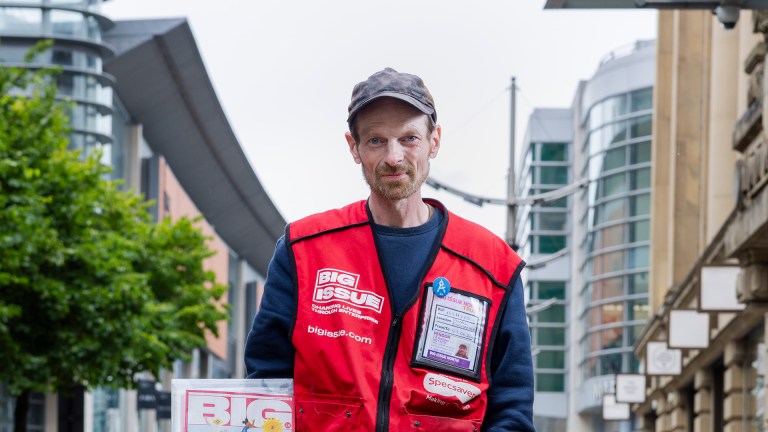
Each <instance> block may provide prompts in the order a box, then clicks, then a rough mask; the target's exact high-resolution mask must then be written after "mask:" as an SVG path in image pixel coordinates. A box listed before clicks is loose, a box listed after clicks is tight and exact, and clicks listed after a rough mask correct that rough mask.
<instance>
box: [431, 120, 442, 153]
mask: <svg viewBox="0 0 768 432" xmlns="http://www.w3.org/2000/svg"><path fill="white" fill-rule="evenodd" d="M442 132H443V129H442V128H441V127H440V125H435V130H433V131H432V135H431V136H430V137H429V158H430V159H434V158H435V157H436V156H437V151H438V150H440V137H441V134H442Z"/></svg>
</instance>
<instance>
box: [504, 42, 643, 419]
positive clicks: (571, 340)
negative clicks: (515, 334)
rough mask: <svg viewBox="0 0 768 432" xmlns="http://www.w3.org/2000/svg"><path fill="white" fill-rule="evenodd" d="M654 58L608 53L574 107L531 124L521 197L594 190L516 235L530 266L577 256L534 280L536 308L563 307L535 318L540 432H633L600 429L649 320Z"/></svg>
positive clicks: (533, 210)
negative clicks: (570, 187)
mask: <svg viewBox="0 0 768 432" xmlns="http://www.w3.org/2000/svg"><path fill="white" fill-rule="evenodd" d="M655 54H656V50H655V43H654V41H640V42H637V43H635V44H632V45H631V46H628V47H625V48H621V49H619V50H616V51H614V52H612V53H610V54H609V55H607V56H606V57H605V58H604V59H603V60H602V61H601V62H600V64H599V66H598V68H597V71H596V72H595V74H594V76H592V78H590V79H589V80H587V81H584V82H582V83H580V84H579V86H578V89H577V92H576V95H575V97H574V101H573V103H572V106H571V107H570V108H569V109H561V110H552V109H550V110H535V111H534V113H533V115H532V116H531V119H530V120H529V123H528V130H529V132H528V134H527V135H526V138H525V140H524V146H525V148H524V152H525V153H524V154H525V155H526V157H525V159H524V162H523V163H522V170H521V171H520V175H521V177H520V184H521V187H520V191H521V193H522V195H523V196H525V194H526V192H528V193H529V194H533V193H542V192H547V191H550V190H554V189H556V188H558V187H562V186H564V185H566V184H573V183H577V182H586V186H585V188H584V189H583V190H579V191H578V192H576V193H575V194H572V195H571V196H569V197H566V198H560V199H559V200H556V201H552V202H548V203H547V204H546V205H545V206H542V205H534V206H532V207H530V208H528V209H526V210H524V211H521V215H522V218H523V220H524V221H525V222H521V227H520V229H519V230H518V232H519V236H520V237H519V238H520V239H521V240H520V243H521V244H522V245H523V248H522V249H521V250H522V251H523V255H524V256H525V257H527V258H528V260H529V261H531V262H535V261H537V260H542V259H545V256H546V254H554V253H557V252H558V251H559V250H561V249H563V248H566V249H567V250H568V252H569V253H568V254H567V255H564V256H563V257H559V258H557V259H555V260H552V261H551V262H548V263H547V264H546V265H545V266H543V267H541V268H538V269H533V270H531V271H529V272H528V274H527V276H526V277H527V278H528V280H529V289H530V297H531V303H532V304H531V306H533V304H536V303H542V302H544V301H546V300H548V299H547V297H554V298H557V299H558V301H557V302H556V303H555V304H554V305H553V306H551V307H550V308H547V309H544V310H543V311H541V312H538V313H535V314H531V316H530V323H531V329H532V336H533V338H532V341H533V342H532V343H533V350H534V353H535V355H536V357H535V358H534V365H535V368H536V379H537V382H536V387H537V388H536V390H537V392H536V398H537V400H536V405H535V408H536V409H535V410H534V412H535V416H536V421H537V425H539V426H540V427H541V428H543V429H544V430H568V431H596V432H613V431H616V432H629V431H630V430H631V428H632V423H631V422H629V421H622V422H612V421H604V420H603V418H602V415H601V408H602V396H603V395H604V394H607V393H613V386H615V374H617V373H630V372H637V370H638V368H639V363H638V360H637V358H636V357H635V355H634V352H633V346H634V344H635V341H636V340H637V338H638V337H639V335H640V334H641V333H642V329H643V327H644V325H645V323H646V321H647V318H648V271H649V259H648V257H649V244H650V238H649V237H650V197H651V181H650V179H651V135H652V129H653V128H652V124H653V122H652V113H653V106H652V100H653V83H654V77H655ZM556 149H557V150H556ZM554 159H557V161H555V160H554ZM557 208H562V209H564V210H565V211H558V210H556V209H557ZM566 215H567V218H566V219H565V220H563V219H562V218H563V217H564V216H566ZM554 288H556V290H555V291H552V289H554ZM560 289H564V295H563V296H562V298H559V297H558V295H559V294H558V293H559V290H560ZM555 328H557V329H562V330H563V331H562V333H559V332H558V333H557V338H556V339H553V342H556V343H553V345H546V344H545V343H542V340H544V341H546V340H547V337H549V336H545V338H544V339H542V337H541V334H542V331H543V330H544V331H546V333H544V335H548V334H549V333H551V332H552V331H553V329H555ZM554 335H555V334H554V333H552V336H554ZM561 336H562V337H564V341H562V342H561V339H560V337H561ZM542 354H545V356H544V357H541V358H540V356H542ZM561 379H562V381H561ZM561 383H562V385H561ZM554 425H556V426H554ZM563 425H566V426H567V428H566V427H564V426H563ZM547 428H549V429H547Z"/></svg>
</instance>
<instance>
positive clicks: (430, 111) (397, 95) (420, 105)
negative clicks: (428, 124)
mask: <svg viewBox="0 0 768 432" xmlns="http://www.w3.org/2000/svg"><path fill="white" fill-rule="evenodd" d="M384 97H390V98H395V99H399V100H401V101H403V102H408V103H409V104H411V105H412V106H413V107H414V108H416V109H418V110H419V111H421V112H423V113H424V114H426V115H428V116H430V117H432V120H436V119H435V118H434V114H435V109H434V108H432V107H430V106H428V105H424V104H423V103H421V102H419V101H418V100H416V98H414V97H411V96H409V95H407V94H403V93H396V92H381V93H378V94H376V95H374V96H372V97H370V98H368V99H366V100H365V101H363V102H362V103H361V104H360V105H358V106H357V107H355V109H354V110H352V111H350V112H349V116H347V123H349V122H350V121H352V119H353V118H354V117H355V116H356V115H357V113H359V112H360V110H362V109H363V108H365V107H366V106H367V105H368V104H369V103H371V102H373V101H375V100H377V99H381V98H384Z"/></svg>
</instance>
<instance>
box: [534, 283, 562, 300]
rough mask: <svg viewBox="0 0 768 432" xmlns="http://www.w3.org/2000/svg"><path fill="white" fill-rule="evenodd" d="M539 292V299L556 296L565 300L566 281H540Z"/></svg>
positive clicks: (538, 284)
mask: <svg viewBox="0 0 768 432" xmlns="http://www.w3.org/2000/svg"><path fill="white" fill-rule="evenodd" d="M536 285H537V286H538V289H539V292H538V295H537V296H536V298H538V299H539V300H549V299H551V298H556V299H559V300H565V282H564V281H550V282H547V281H538V282H536Z"/></svg>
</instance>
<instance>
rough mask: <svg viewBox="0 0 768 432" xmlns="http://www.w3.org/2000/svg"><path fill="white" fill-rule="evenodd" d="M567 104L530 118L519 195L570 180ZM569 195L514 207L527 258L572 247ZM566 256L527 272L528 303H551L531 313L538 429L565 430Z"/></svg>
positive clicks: (570, 131) (570, 114)
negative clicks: (537, 203)
mask: <svg viewBox="0 0 768 432" xmlns="http://www.w3.org/2000/svg"><path fill="white" fill-rule="evenodd" d="M572 118H573V114H572V111H571V110H569V109H536V110H534V112H533V113H532V114H531V117H530V118H529V120H528V125H527V130H526V134H525V139H524V144H523V145H524V147H523V158H522V165H521V169H520V170H519V171H518V173H519V180H518V184H519V185H520V188H519V189H518V192H517V193H518V196H531V195H538V194H542V193H545V192H549V191H552V190H555V189H559V188H562V187H563V186H565V185H567V184H568V183H569V182H572V181H573V174H572V172H571V161H572V135H573V134H572V124H573V120H572ZM569 212H570V198H568V197H566V198H561V199H558V200H555V201H549V202H546V203H543V204H540V205H533V206H525V207H522V208H521V209H520V211H519V212H518V220H517V224H516V226H517V228H518V229H517V236H516V239H517V240H518V241H519V244H520V246H521V247H520V251H521V253H522V255H523V256H524V257H526V259H527V260H529V261H532V260H536V259H538V258H539V257H545V256H547V255H551V254H554V253H557V252H560V251H562V250H563V249H566V248H568V247H569V246H570V243H571V241H570V235H569V231H570V221H569V219H570V217H569V214H570V213H569ZM569 262H570V258H569V257H568V256H563V257H561V258H558V259H557V260H555V261H553V262H552V263H550V264H548V265H547V266H546V267H545V268H542V269H541V270H536V269H530V270H527V271H526V274H525V275H524V280H525V282H526V284H527V285H526V290H527V292H528V295H529V298H530V300H529V303H528V304H529V306H532V307H536V306H537V305H540V304H541V303H543V302H548V301H551V300H552V299H554V301H555V302H554V303H553V304H552V305H550V306H549V307H546V308H544V309H542V310H540V311H539V312H537V313H532V314H530V315H529V328H530V331H531V344H532V346H531V348H532V353H533V366H534V374H535V391H536V395H535V399H534V400H535V402H534V404H535V405H534V413H535V418H534V423H535V426H536V428H537V429H538V430H564V429H565V424H566V417H567V413H568V407H567V381H568V379H567V378H568V372H567V371H568V356H569V350H568V342H567V333H568V330H567V326H568V320H567V317H568V315H569V314H570V312H569V307H568V305H569V299H570V296H569V294H568V292H569V287H570V283H569V279H570V266H569Z"/></svg>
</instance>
